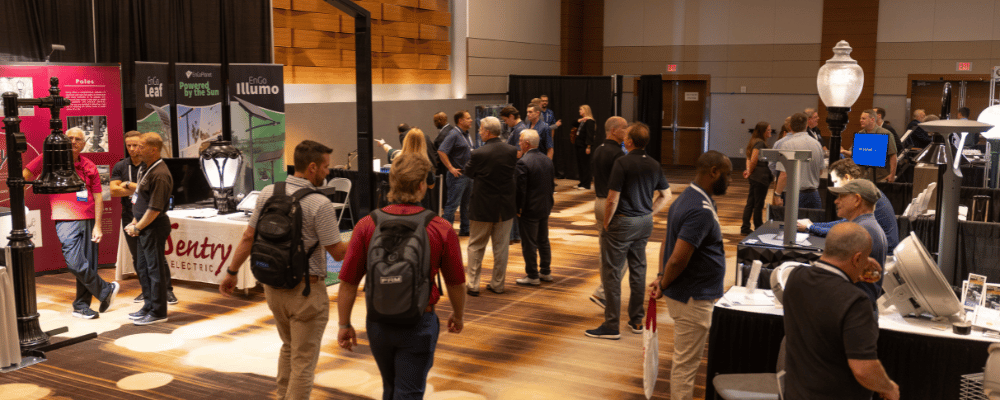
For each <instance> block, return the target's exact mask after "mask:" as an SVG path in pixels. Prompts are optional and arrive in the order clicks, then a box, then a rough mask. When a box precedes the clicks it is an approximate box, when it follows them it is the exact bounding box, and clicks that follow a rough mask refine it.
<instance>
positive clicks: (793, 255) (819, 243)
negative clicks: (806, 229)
mask: <svg viewBox="0 0 1000 400" xmlns="http://www.w3.org/2000/svg"><path fill="white" fill-rule="evenodd" d="M782 224H783V223H782V222H781V221H768V222H766V223H764V225H761V227H760V228H758V229H757V230H756V231H754V232H753V233H751V234H749V235H747V237H745V238H743V240H742V241H740V243H739V244H737V245H736V265H737V268H741V269H742V277H743V278H742V279H741V280H740V282H737V284H738V285H740V286H746V279H747V277H748V276H749V275H750V268H751V266H752V264H753V262H754V261H756V260H759V261H760V262H761V263H763V264H764V265H763V267H762V268H761V269H760V276H759V279H758V280H757V282H758V283H757V285H758V286H757V287H759V288H763V289H770V288H771V270H772V269H774V268H778V266H780V265H781V264H782V263H784V262H786V261H798V262H809V261H815V260H819V256H820V254H822V249H823V246H825V245H826V238H824V237H820V236H813V235H809V247H810V248H787V247H784V246H781V245H780V242H779V243H767V240H766V239H765V238H767V237H773V236H774V235H775V234H777V233H779V232H781V231H782V229H784V228H783V225H782ZM768 235H770V236H768ZM741 265H742V267H740V266H741Z"/></svg>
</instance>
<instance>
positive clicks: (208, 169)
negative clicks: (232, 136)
mask: <svg viewBox="0 0 1000 400" xmlns="http://www.w3.org/2000/svg"><path fill="white" fill-rule="evenodd" d="M242 163H243V157H242V156H241V153H240V150H239V149H237V148H236V147H233V145H232V144H230V142H229V141H228V140H214V141H212V143H211V144H210V145H209V146H208V148H206V149H205V151H202V152H201V171H202V172H203V173H204V174H205V179H208V185H209V186H211V187H212V191H213V192H214V193H215V209H217V210H219V213H220V214H228V213H232V212H235V211H236V204H235V202H234V201H233V186H235V185H236V178H237V177H238V176H239V173H240V165H241V164H242Z"/></svg>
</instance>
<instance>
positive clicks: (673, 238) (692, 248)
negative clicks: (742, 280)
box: [649, 150, 733, 400]
mask: <svg viewBox="0 0 1000 400" xmlns="http://www.w3.org/2000/svg"><path fill="white" fill-rule="evenodd" d="M697 166H698V172H697V173H696V174H695V177H694V182H691V185H690V186H688V187H687V189H684V191H683V192H681V194H680V196H677V200H675V201H674V203H673V204H672V205H671V206H670V212H669V213H668V214H667V235H666V238H665V239H664V241H663V245H662V246H660V273H659V274H657V277H659V279H657V280H656V281H654V282H653V283H652V284H650V285H649V286H651V287H652V288H653V291H652V296H653V297H656V298H660V295H661V293H662V294H663V295H666V297H667V298H666V300H665V301H666V303H667V309H668V310H669V312H670V318H672V319H673V320H674V354H673V361H672V362H671V364H670V398H671V399H679V400H690V399H691V398H692V397H693V396H694V377H695V374H696V373H697V372H698V366H699V365H700V364H701V358H702V355H703V354H704V352H705V340H706V339H708V329H709V326H710V325H711V324H712V307H713V304H714V303H715V300H716V299H718V298H720V297H722V281H723V279H725V275H726V254H725V251H724V249H723V247H722V227H721V226H720V225H719V216H718V213H717V212H716V207H715V200H713V199H712V196H721V195H724V194H726V189H727V188H728V187H729V183H730V182H731V181H732V178H730V174H731V173H732V171H733V164H732V162H730V161H729V157H726V156H725V155H724V154H722V153H720V152H718V151H714V150H712V151H708V152H705V154H702V155H701V156H700V157H698V162H697Z"/></svg>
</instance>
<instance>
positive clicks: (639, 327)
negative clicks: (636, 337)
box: [628, 322, 644, 334]
mask: <svg viewBox="0 0 1000 400" xmlns="http://www.w3.org/2000/svg"><path fill="white" fill-rule="evenodd" d="M628 328H629V329H631V330H632V333H635V334H641V333H642V328H644V326H643V325H642V323H638V324H633V323H631V322H629V323H628Z"/></svg>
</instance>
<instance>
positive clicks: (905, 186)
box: [877, 182, 1000, 239]
mask: <svg viewBox="0 0 1000 400" xmlns="http://www.w3.org/2000/svg"><path fill="white" fill-rule="evenodd" d="M877 186H878V188H879V189H880V190H882V193H885V197H886V198H888V199H889V203H891V204H892V208H893V209H894V210H895V211H896V214H897V215H901V214H903V212H905V211H906V206H908V205H910V202H911V201H913V184H912V183H896V182H892V183H890V182H879V183H878V185H877ZM920 190H923V188H921V189H920ZM918 194H919V193H918ZM978 195H984V196H989V198H990V211H989V213H988V214H989V215H988V216H987V217H988V218H987V220H986V221H988V222H1000V189H992V188H983V187H966V186H962V190H961V192H959V201H960V203H961V205H963V206H967V207H968V206H972V199H973V197H974V196H978ZM901 239H902V238H901Z"/></svg>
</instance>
